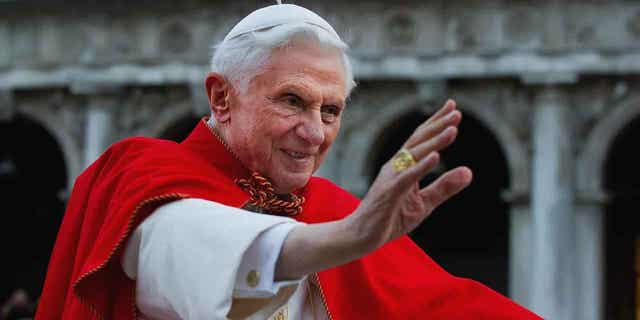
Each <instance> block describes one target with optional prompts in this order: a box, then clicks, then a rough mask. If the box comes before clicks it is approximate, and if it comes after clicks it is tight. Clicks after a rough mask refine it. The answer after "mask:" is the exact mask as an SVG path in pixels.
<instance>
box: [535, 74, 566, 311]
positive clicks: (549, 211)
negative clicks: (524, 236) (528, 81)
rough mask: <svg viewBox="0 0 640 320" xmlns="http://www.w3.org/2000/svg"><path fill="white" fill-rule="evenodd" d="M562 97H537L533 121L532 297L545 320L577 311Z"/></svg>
mask: <svg viewBox="0 0 640 320" xmlns="http://www.w3.org/2000/svg"><path fill="white" fill-rule="evenodd" d="M569 111H570V110H569V108H568V106H567V102H566V101H565V99H564V95H563V92H562V91H561V89H560V87H557V86H544V87H543V88H541V89H540V91H539V92H537V95H536V98H535V111H534V118H533V172H532V177H533V179H532V180H533V181H532V212H533V215H532V219H533V220H532V225H531V226H532V230H531V231H532V240H533V243H532V244H533V246H532V249H533V252H532V257H531V296H530V299H529V306H530V307H531V308H532V309H533V310H534V311H535V312H537V313H538V314H540V315H541V316H542V317H544V318H545V319H554V320H572V319H576V318H575V317H574V316H573V313H574V312H573V307H574V294H575V292H573V291H574V290H573V287H574V274H575V269H574V265H573V261H574V252H575V250H574V248H573V246H574V230H573V223H574V218H573V205H572V201H573V188H572V185H573V170H572V168H573V152H572V147H571V133H572V121H571V116H570V113H569Z"/></svg>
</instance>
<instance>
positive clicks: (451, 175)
mask: <svg viewBox="0 0 640 320" xmlns="http://www.w3.org/2000/svg"><path fill="white" fill-rule="evenodd" d="M472 179H473V173H472V172H471V170H470V169H469V168H467V167H458V168H455V169H453V170H450V171H447V172H446V173H444V174H443V175H442V176H440V177H439V178H438V179H437V180H436V181H434V182H432V183H431V184H429V185H428V186H426V187H424V188H422V189H421V190H420V196H422V200H423V201H424V204H425V206H426V207H427V208H428V210H429V211H432V210H434V209H435V208H437V207H438V206H440V205H441V204H442V203H443V202H445V201H447V200H448V199H450V198H451V197H453V196H454V195H456V194H457V193H458V192H460V191H462V190H463V189H464V188H466V187H467V186H468V185H469V184H470V183H471V180H472Z"/></svg>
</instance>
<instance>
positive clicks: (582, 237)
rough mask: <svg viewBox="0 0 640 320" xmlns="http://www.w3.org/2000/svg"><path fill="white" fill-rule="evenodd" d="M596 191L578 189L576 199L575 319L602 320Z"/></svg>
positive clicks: (600, 202) (602, 202)
mask: <svg viewBox="0 0 640 320" xmlns="http://www.w3.org/2000/svg"><path fill="white" fill-rule="evenodd" d="M606 203H607V197H606V195H605V194H604V193H603V192H602V191H599V190H591V191H581V192H580V193H579V196H578V197H577V201H576V264H575V266H576V277H577V279H578V281H576V282H577V283H576V315H575V318H576V319H583V320H600V319H604V296H603V292H604V290H605V288H604V276H605V275H604V265H605V252H604V237H605V234H604V221H603V218H604V207H605V206H606Z"/></svg>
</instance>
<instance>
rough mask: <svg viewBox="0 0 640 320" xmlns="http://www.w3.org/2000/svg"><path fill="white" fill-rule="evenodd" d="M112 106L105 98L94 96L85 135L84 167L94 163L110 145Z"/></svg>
mask: <svg viewBox="0 0 640 320" xmlns="http://www.w3.org/2000/svg"><path fill="white" fill-rule="evenodd" d="M111 109H112V106H109V105H108V101H106V100H105V99H104V98H95V97H92V98H91V99H90V102H89V106H88V109H87V119H86V127H85V136H84V167H85V168H86V167H87V166H89V165H90V164H91V163H93V162H94V161H95V160H96V159H97V158H98V157H99V156H100V154H102V152H104V150H105V149H106V148H107V147H108V146H109V144H110V142H111V141H110V139H109V136H110V135H111V128H112V127H113V115H112V110H111Z"/></svg>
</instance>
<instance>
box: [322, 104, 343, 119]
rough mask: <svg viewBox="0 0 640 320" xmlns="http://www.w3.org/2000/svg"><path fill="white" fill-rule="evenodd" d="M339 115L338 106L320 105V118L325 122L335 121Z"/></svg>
mask: <svg viewBox="0 0 640 320" xmlns="http://www.w3.org/2000/svg"><path fill="white" fill-rule="evenodd" d="M339 115H340V108H338V107H336V106H323V107H322V120H323V121H324V122H326V123H332V122H334V121H336V119H337V118H338V116H339Z"/></svg>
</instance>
